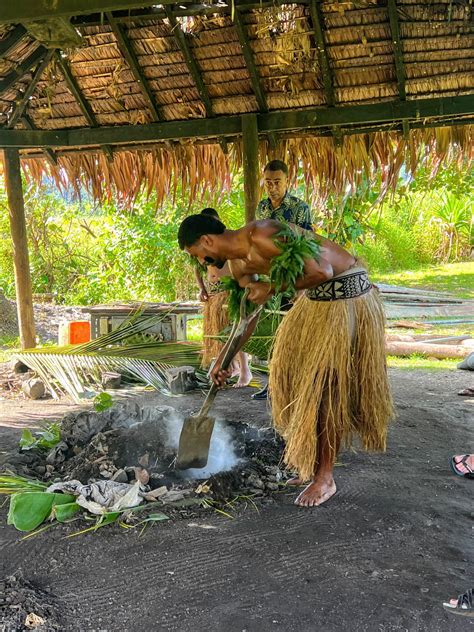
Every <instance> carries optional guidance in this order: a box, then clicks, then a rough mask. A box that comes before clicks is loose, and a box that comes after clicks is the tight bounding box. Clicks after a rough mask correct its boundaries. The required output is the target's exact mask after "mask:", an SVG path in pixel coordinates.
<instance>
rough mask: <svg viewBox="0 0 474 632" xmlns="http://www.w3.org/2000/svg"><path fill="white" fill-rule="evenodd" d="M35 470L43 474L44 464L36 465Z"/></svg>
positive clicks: (44, 471)
mask: <svg viewBox="0 0 474 632" xmlns="http://www.w3.org/2000/svg"><path fill="white" fill-rule="evenodd" d="M35 472H36V473H37V474H39V475H40V476H42V475H43V474H45V473H46V468H45V466H44V465H37V466H36V467H35Z"/></svg>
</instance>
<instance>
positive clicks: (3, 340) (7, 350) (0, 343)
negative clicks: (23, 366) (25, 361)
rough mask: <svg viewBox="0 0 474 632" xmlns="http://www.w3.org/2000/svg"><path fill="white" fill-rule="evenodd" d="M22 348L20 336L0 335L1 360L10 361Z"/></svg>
mask: <svg viewBox="0 0 474 632" xmlns="http://www.w3.org/2000/svg"><path fill="white" fill-rule="evenodd" d="M19 349H20V338H18V336H0V362H8V361H9V360H10V358H11V356H12V354H13V353H14V352H15V351H18V350H19Z"/></svg>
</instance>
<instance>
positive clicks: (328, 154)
mask: <svg viewBox="0 0 474 632" xmlns="http://www.w3.org/2000/svg"><path fill="white" fill-rule="evenodd" d="M96 151H97V150H96ZM274 158H279V159H283V160H285V161H286V162H287V163H288V166H289V171H290V181H291V182H295V181H296V176H297V174H298V170H299V169H300V168H301V169H302V171H303V175H304V179H305V184H306V187H307V192H308V195H309V196H311V197H313V198H317V199H319V200H324V199H326V198H327V196H328V195H329V193H334V194H343V193H344V192H346V191H347V187H351V189H354V190H355V189H356V188H357V186H358V185H360V184H361V183H362V182H363V181H368V182H375V181H376V179H377V178H379V177H380V176H381V179H382V195H385V194H386V193H387V192H388V191H390V190H391V189H393V188H394V187H395V186H396V184H397V181H398V178H399V175H400V172H401V170H402V168H403V169H404V170H405V171H406V172H408V173H409V174H411V175H415V173H416V170H417V168H418V167H419V166H420V165H425V166H426V165H427V164H428V165H429V166H430V168H431V172H432V173H433V175H435V174H436V172H437V170H438V169H439V167H440V165H441V164H443V163H444V164H448V163H449V164H457V165H459V166H460V167H461V166H463V167H466V168H468V167H469V165H470V164H472V162H473V161H474V126H472V125H466V126H453V127H439V128H429V129H424V130H423V129H412V130H410V132H409V135H408V137H407V138H405V137H404V136H403V135H402V134H401V133H399V132H395V131H390V128H389V127H388V128H387V131H383V132H373V133H367V134H362V133H361V134H354V135H345V136H342V138H341V139H340V143H339V144H337V142H336V140H335V139H334V137H332V136H311V135H309V134H308V135H306V136H302V137H299V138H286V139H285V138H283V139H281V140H280V141H279V142H278V144H277V146H276V147H274V148H271V147H270V145H269V143H268V142H267V141H266V140H262V141H261V142H260V163H261V165H262V166H263V165H264V164H265V163H266V162H267V161H268V160H272V159H274ZM241 164H242V145H241V142H240V141H236V142H234V143H232V144H231V145H230V151H229V152H228V153H227V154H225V153H224V152H223V150H222V147H221V146H220V145H218V144H217V143H216V144H212V145H205V144H196V143H184V142H183V143H176V144H173V145H172V144H167V145H162V146H158V147H154V148H153V149H149V150H147V149H141V150H135V151H130V150H124V151H117V152H114V156H113V160H112V161H109V160H108V159H107V158H106V157H105V155H104V154H103V153H101V152H100V151H97V153H93V152H90V153H85V152H81V153H74V154H73V153H69V154H65V155H60V157H59V160H58V166H57V167H56V168H53V167H51V165H50V164H48V163H46V162H45V161H44V160H43V159H41V158H37V157H36V158H32V159H29V160H26V161H24V169H25V174H26V176H27V178H29V179H31V180H34V181H35V182H41V181H42V179H43V178H44V177H45V176H48V177H49V176H52V177H53V178H54V179H55V181H56V183H57V184H58V186H59V187H62V188H66V187H68V186H70V185H72V186H73V187H74V189H75V190H76V192H77V193H78V194H79V193H80V191H81V190H82V189H83V187H86V189H87V190H88V191H90V193H91V194H92V195H93V196H94V197H95V198H96V199H99V200H104V199H112V198H113V197H114V196H115V197H116V199H118V200H119V202H120V204H121V205H122V206H124V207H130V206H132V205H133V202H134V200H135V199H136V197H137V195H138V194H139V193H140V192H143V191H144V192H145V193H146V194H147V195H150V194H151V193H152V192H154V193H155V194H156V199H157V203H158V204H161V203H162V202H164V201H165V200H169V199H172V200H175V199H176V195H177V187H178V184H181V186H182V190H183V191H184V190H187V191H188V192H189V197H190V199H191V200H199V199H202V198H203V196H204V195H205V194H208V193H209V192H214V193H215V194H216V195H217V194H219V193H222V192H223V191H228V190H230V187H231V185H232V178H233V175H234V174H235V172H236V170H238V169H239V168H240V166H241Z"/></svg>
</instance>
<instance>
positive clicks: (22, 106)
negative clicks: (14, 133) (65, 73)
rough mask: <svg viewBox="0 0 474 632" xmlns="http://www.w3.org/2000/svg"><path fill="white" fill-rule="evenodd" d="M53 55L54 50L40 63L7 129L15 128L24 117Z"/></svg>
mask: <svg viewBox="0 0 474 632" xmlns="http://www.w3.org/2000/svg"><path fill="white" fill-rule="evenodd" d="M53 55H54V50H49V51H48V52H47V53H46V57H45V58H44V59H43V61H42V62H41V63H40V65H39V66H38V68H37V69H36V70H35V74H34V75H33V78H32V80H31V81H30V83H29V84H28V87H27V88H26V90H25V92H24V93H23V96H22V97H21V100H20V102H19V103H18V105H17V106H16V108H15V110H14V112H13V114H12V116H11V118H10V120H9V121H8V125H7V127H15V125H16V124H17V122H18V121H19V120H20V118H21V116H22V115H23V112H24V111H25V109H26V106H27V105H28V101H29V100H30V97H31V95H32V94H33V92H34V91H35V88H36V85H37V84H38V81H39V80H40V79H41V75H42V74H43V72H44V71H45V70H46V67H47V66H48V64H49V62H50V61H51V58H52V56H53Z"/></svg>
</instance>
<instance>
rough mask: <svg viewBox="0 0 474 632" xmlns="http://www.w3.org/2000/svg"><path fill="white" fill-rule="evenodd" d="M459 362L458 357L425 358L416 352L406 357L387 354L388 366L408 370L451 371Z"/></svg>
mask: <svg viewBox="0 0 474 632" xmlns="http://www.w3.org/2000/svg"><path fill="white" fill-rule="evenodd" d="M459 362H461V360H460V358H457V359H448V360H438V359H436V358H426V357H425V356H422V355H419V354H416V353H414V354H413V355H411V356H409V357H408V358H400V357H398V356H387V364H388V366H389V367H393V368H397V369H405V370H408V371H410V370H411V371H413V370H415V369H424V370H426V371H440V370H441V371H452V370H454V369H456V367H457V365H458V364H459Z"/></svg>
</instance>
